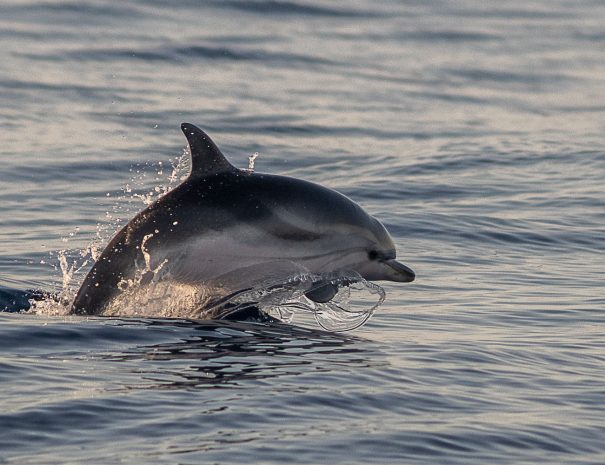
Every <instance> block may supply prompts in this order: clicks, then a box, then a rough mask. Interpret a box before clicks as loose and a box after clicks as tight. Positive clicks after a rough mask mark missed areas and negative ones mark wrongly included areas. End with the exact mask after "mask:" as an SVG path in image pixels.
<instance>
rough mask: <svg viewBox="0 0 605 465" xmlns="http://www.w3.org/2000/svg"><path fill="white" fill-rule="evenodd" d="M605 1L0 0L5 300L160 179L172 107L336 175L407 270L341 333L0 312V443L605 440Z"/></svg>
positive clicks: (323, 449)
mask: <svg viewBox="0 0 605 465" xmlns="http://www.w3.org/2000/svg"><path fill="white" fill-rule="evenodd" d="M604 21H605V6H604V4H603V3H602V2H596V1H580V2H560V1H551V2H546V1H544V0H542V1H535V2H517V1H512V2H506V3H501V2H466V1H460V2H440V1H430V2H387V1H371V2H370V1H369V0H365V1H355V2H344V3H343V2H340V3H338V2H320V1H315V2H311V1H303V0H300V1H299V0H295V1H263V2H261V1H237V0H236V1H220V2H219V1H217V2H192V1H188V2H178V4H176V3H169V2H160V1H146V2H143V1H134V0H132V1H123V2H109V1H102V0H97V1H94V0H93V1H90V2H86V3H81V2H75V1H74V2H72V1H60V0H58V1H42V0H31V1H26V0H24V1H17V0H8V1H5V2H3V3H2V5H0V39H1V40H2V52H1V54H2V55H1V56H2V62H3V65H2V67H0V89H1V91H2V92H1V93H2V97H1V99H2V100H1V101H2V105H0V127H1V128H2V145H1V148H0V157H1V158H0V162H1V164H0V305H2V306H9V307H13V308H14V306H15V305H18V304H19V302H17V303H13V301H18V300H19V299H21V300H23V298H24V297H23V293H22V291H25V290H27V289H43V290H48V291H58V290H60V289H61V288H62V285H63V276H64V275H63V273H62V272H61V269H60V261H59V257H60V256H65V257H67V258H68V259H69V263H73V260H75V259H76V258H77V257H78V256H79V253H80V251H81V250H83V249H84V248H86V247H87V246H89V245H90V244H91V243H93V242H94V243H96V244H98V245H99V246H102V245H103V244H104V242H105V241H106V240H107V239H108V237H109V236H110V235H111V232H113V231H114V230H115V229H116V227H117V226H118V225H119V224H123V222H124V221H127V220H128V218H129V217H131V216H132V215H133V214H134V212H136V211H138V210H140V209H141V208H143V206H144V204H143V202H141V201H140V200H138V199H137V197H133V196H132V195H126V194H125V191H127V190H129V189H131V190H132V193H134V194H139V195H141V196H145V195H147V194H148V193H149V192H150V191H151V192H154V188H156V187H161V186H165V185H166V182H167V181H166V180H167V178H166V172H164V171H163V170H164V168H165V167H168V166H170V160H173V161H174V160H176V159H177V158H178V157H179V156H180V155H181V154H182V151H183V148H184V146H185V141H184V138H183V136H182V133H181V132H180V131H179V124H180V123H181V122H182V121H190V122H192V123H195V124H198V125H199V126H201V127H202V128H204V129H205V130H207V131H208V132H209V133H210V134H211V136H212V137H213V138H214V139H215V141H216V142H217V143H218V144H219V145H220V146H221V147H222V148H223V150H224V152H225V153H227V154H228V155H229V156H230V159H231V160H232V161H234V163H235V164H236V165H237V166H240V167H245V166H246V164H247V159H248V156H249V155H250V154H252V153H254V152H259V153H260V156H259V158H258V159H257V160H256V168H257V170H258V171H265V172H271V173H281V174H287V175H291V176H296V177H300V178H304V179H308V180H312V181H315V182H319V183H322V184H325V185H327V186H330V187H332V188H335V189H337V190H339V191H341V192H343V193H345V194H346V195H348V196H350V197H351V198H353V199H354V200H356V201H357V202H359V203H360V204H361V205H363V206H364V207H365V208H366V209H367V210H368V211H369V212H371V213H372V214H373V215H375V216H376V217H378V218H380V219H381V220H383V222H384V223H385V224H386V225H387V227H388V229H389V230H390V231H391V233H392V235H393V236H394V238H395V242H396V244H397V247H398V251H399V257H401V258H402V260H403V262H404V263H406V264H409V265H410V266H411V267H412V268H413V269H414V270H415V271H416V272H417V275H418V278H417V281H416V282H414V283H412V284H410V285H391V284H387V285H385V286H384V288H385V290H386V292H387V296H386V300H385V302H384V304H383V305H382V306H381V307H380V308H379V309H378V311H377V312H376V314H375V315H374V316H373V318H372V320H370V322H369V323H368V324H367V325H366V326H364V327H363V328H362V329H359V330H356V331H353V332H351V333H345V334H334V333H326V332H322V331H320V330H319V329H318V330H311V329H303V328H299V327H296V326H292V325H283V324H273V325H267V324H265V325H263V324H243V323H218V322H188V321H175V320H159V319H155V320H154V319H144V320H141V319H122V320H120V319H109V318H82V317H52V316H43V315H31V314H29V315H26V314H12V313H10V314H9V313H2V314H0V345H1V346H2V350H1V355H0V399H2V400H1V401H0V406H1V407H2V408H1V411H0V461H1V462H3V463H10V464H13V463H14V464H17V463H18V464H28V463H29V464H41V463H45V464H46V463H132V464H139V463H409V464H437V463H438V464H445V463H447V464H465V465H467V464H485V463H490V464H504V463H507V464H520V463H523V464H525V463H544V464H554V463H561V464H599V465H602V464H603V463H605V446H604V445H603V444H605V441H604V439H603V438H605V420H604V419H603V418H604V417H605V408H604V407H603V406H604V405H605V389H604V388H603V386H604V385H605V343H604V342H603V341H605V317H604V314H603V312H604V311H605V298H604V293H603V270H604V267H605V254H604V251H605V226H604V224H605V188H604V180H605V123H604V121H605V97H604V95H605V94H604V92H603V91H604V90H605V77H604V76H605V61H604V60H603V53H602V51H603V49H604V47H605V34H604V33H603V24H605V23H604ZM160 162H161V163H162V165H160ZM163 167H164V168H163ZM158 172H162V174H158ZM127 186H128V187H127ZM155 194H157V193H155ZM155 194H154V195H155ZM97 234H99V237H97ZM61 251H64V252H61ZM88 266H89V265H88ZM85 271H86V269H83V270H81V271H79V272H78V273H76V274H75V275H74V277H73V282H72V284H73V283H78V282H79V281H80V280H81V279H82V277H83V273H84V272H85Z"/></svg>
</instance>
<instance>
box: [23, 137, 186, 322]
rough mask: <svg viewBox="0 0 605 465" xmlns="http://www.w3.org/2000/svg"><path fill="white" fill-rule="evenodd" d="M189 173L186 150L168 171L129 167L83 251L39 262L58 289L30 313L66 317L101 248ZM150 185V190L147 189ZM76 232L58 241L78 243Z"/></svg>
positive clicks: (70, 251)
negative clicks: (57, 276) (56, 279)
mask: <svg viewBox="0 0 605 465" xmlns="http://www.w3.org/2000/svg"><path fill="white" fill-rule="evenodd" d="M189 171H190V157H189V152H188V150H186V149H184V150H183V152H182V154H181V155H180V156H178V157H176V158H175V159H169V161H168V168H167V165H166V164H165V163H164V162H161V161H160V162H157V163H151V162H147V163H145V164H143V165H138V166H134V167H133V168H131V169H130V172H131V173H132V176H131V178H130V181H129V182H128V183H126V185H125V186H124V187H123V188H122V189H121V190H120V191H119V193H118V194H117V195H116V194H112V193H110V192H107V193H106V194H105V196H106V197H108V198H112V199H114V203H113V205H112V206H111V208H110V209H109V210H107V211H105V213H104V218H103V221H99V222H98V223H97V226H96V231H95V233H94V237H93V239H92V240H91V241H90V242H89V243H88V244H87V245H86V246H84V247H82V248H76V249H69V248H65V249H61V250H58V251H52V252H50V253H49V255H50V259H49V260H48V262H47V261H45V260H43V261H42V262H43V263H44V264H48V265H50V266H52V267H53V268H54V269H55V271H56V272H58V273H60V282H61V289H60V290H59V291H58V292H53V293H44V298H36V299H35V300H34V299H32V300H30V302H29V303H30V312H33V313H38V314H43V315H53V316H54V315H67V314H69V312H70V310H71V302H72V301H73V299H74V297H75V295H76V292H77V290H78V288H79V280H80V279H81V278H83V274H84V272H85V271H86V270H87V269H88V266H89V265H91V264H92V263H94V262H95V261H96V260H97V259H98V258H99V256H100V255H101V252H102V250H103V248H104V247H105V246H106V245H107V243H108V242H109V240H110V239H111V237H113V235H114V234H115V233H116V231H117V230H119V229H120V228H121V227H122V226H123V225H124V224H125V223H126V222H127V221H129V220H130V218H131V217H132V216H134V214H136V213H137V212H138V211H140V210H141V208H142V207H146V206H148V205H150V204H151V203H153V202H155V201H156V200H157V199H159V198H160V197H161V196H163V195H165V194H167V193H168V192H170V191H171V190H172V189H174V188H175V187H176V186H177V185H178V184H179V183H180V182H181V181H182V180H183V179H185V178H186V177H187V176H188V173H189ZM150 178H151V180H150ZM150 181H151V182H150ZM150 184H152V185H153V187H151V188H149V187H148V186H149V185H150ZM79 232H80V228H76V229H75V231H73V232H70V233H69V235H68V236H65V237H62V238H61V241H62V242H63V243H65V244H69V243H71V242H73V241H78V240H80V238H79V236H78V233H79ZM78 278H80V279H78ZM131 284H134V283H131Z"/></svg>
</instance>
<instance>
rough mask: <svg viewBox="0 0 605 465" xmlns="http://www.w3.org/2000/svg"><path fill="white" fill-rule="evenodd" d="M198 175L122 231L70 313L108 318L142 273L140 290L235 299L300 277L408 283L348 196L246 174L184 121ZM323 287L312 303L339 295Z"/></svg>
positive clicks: (386, 238) (386, 240)
mask: <svg viewBox="0 0 605 465" xmlns="http://www.w3.org/2000/svg"><path fill="white" fill-rule="evenodd" d="M181 129H182V130H183V132H184V133H185V136H186V137H187V140H188V142H189V147H190V153H191V167H192V168H191V173H190V175H189V177H188V178H187V179H186V180H185V181H184V182H183V183H182V184H180V185H179V186H178V187H176V188H175V189H174V190H172V191H171V192H169V193H168V194H166V195H165V196H163V197H162V198H160V199H159V200H157V201H156V202H154V203H153V204H151V205H150V206H149V207H148V208H146V209H145V210H143V211H142V212H140V213H139V214H138V215H136V216H135V217H134V218H133V219H132V220H131V221H130V222H129V223H128V224H127V225H126V226H125V227H124V228H122V229H121V230H120V231H119V232H118V233H117V234H116V235H115V237H114V238H113V239H112V240H111V242H110V243H109V245H108V246H107V247H106V248H105V250H104V251H103V253H102V254H101V256H100V257H99V259H98V260H97V261H96V263H95V264H94V266H93V267H92V269H91V270H90V272H89V273H88V275H87V276H86V278H85V280H84V282H83V284H82V286H81V287H80V290H79V291H78V294H77V296H76V298H75V300H74V302H73V306H72V312H73V313H77V314H88V315H96V314H102V313H103V311H104V309H105V308H106V307H107V306H108V305H109V304H110V303H111V302H112V301H113V300H114V299H116V298H117V297H119V296H120V294H121V293H122V292H124V290H125V288H126V287H127V283H132V282H133V280H134V278H135V275H136V274H137V272H139V273H140V271H141V269H143V270H144V273H143V275H142V276H140V277H139V278H140V279H139V281H138V282H137V285H139V286H146V285H149V283H150V282H151V280H153V279H156V280H157V279H158V277H159V276H162V278H160V279H164V280H172V281H174V282H176V283H180V284H188V285H202V286H208V287H211V288H213V289H217V290H220V291H221V292H222V293H223V295H226V294H228V293H230V292H236V291H238V290H239V289H241V288H243V287H246V286H250V283H252V282H260V281H263V280H266V279H269V278H280V277H287V276H288V275H289V274H291V273H293V272H297V271H298V272H301V271H305V272H308V273H313V274H317V275H320V274H322V273H330V272H339V271H351V272H356V273H358V274H359V275H361V276H362V277H363V278H365V279H367V280H377V281H379V280H386V281H396V282H410V281H413V280H414V272H413V271H412V270H411V269H409V268H408V267H406V266H405V265H403V264H401V263H400V262H398V261H397V260H395V245H394V244H393V240H392V239H391V237H390V235H389V233H388V232H387V231H386V229H385V228H384V226H383V225H382V224H381V223H380V222H379V221H378V220H376V219H375V218H373V217H372V216H370V215H368V214H367V213H366V212H365V211H364V210H363V209H362V208H361V207H360V206H359V205H357V204H356V203H355V202H353V201H352V200H350V199H349V198H347V197H345V196H344V195H342V194H340V193H338V192H336V191H334V190H331V189H328V188H326V187H323V186H320V185H318V184H314V183H311V182H308V181H303V180H300V179H295V178H291V177H286V176H276V175H269V174H261V173H254V172H251V171H248V170H239V169H237V168H235V167H234V166H233V165H231V164H230V163H229V161H228V160H227V159H226V158H225V156H224V155H223V154H222V153H221V151H220V150H219V149H218V147H217V146H216V145H215V144H214V142H213V141H212V140H211V139H210V137H208V135H207V134H206V133H204V132H203V131H202V130H201V129H199V128H197V127H196V126H194V125H192V124H188V123H183V124H182V125H181ZM336 291H337V289H336V288H334V286H333V285H331V284H330V283H329V282H326V283H325V284H323V283H318V285H317V286H315V287H314V288H313V290H312V291H310V292H309V293H307V297H308V298H309V299H311V300H314V301H316V302H326V301H329V300H330V299H331V298H332V297H333V296H334V295H335V293H336Z"/></svg>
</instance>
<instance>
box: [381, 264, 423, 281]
mask: <svg viewBox="0 0 605 465" xmlns="http://www.w3.org/2000/svg"><path fill="white" fill-rule="evenodd" d="M382 263H383V264H384V265H386V266H387V267H388V268H389V269H388V271H387V276H388V278H386V279H387V280H389V281H395V282H398V283H411V282H412V281H414V279H415V278H416V273H414V272H413V271H412V270H411V268H408V267H407V266H405V265H404V264H403V263H399V262H398V261H397V260H395V259H391V260H384V261H383V262H382Z"/></svg>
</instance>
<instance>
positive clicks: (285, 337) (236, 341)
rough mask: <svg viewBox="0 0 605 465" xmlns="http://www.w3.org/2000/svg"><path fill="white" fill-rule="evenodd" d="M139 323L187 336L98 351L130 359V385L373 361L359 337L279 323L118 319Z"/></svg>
mask: <svg viewBox="0 0 605 465" xmlns="http://www.w3.org/2000/svg"><path fill="white" fill-rule="evenodd" d="M141 323H143V324H146V325H148V326H150V327H172V328H174V329H176V331H177V337H179V336H178V333H179V330H181V329H182V332H183V333H186V336H185V337H182V336H180V337H179V340H178V341H175V342H163V343H159V344H154V345H144V346H137V347H134V348H131V349H128V350H125V351H123V352H121V353H112V354H106V355H105V356H103V359H105V360H112V361H120V362H126V363H129V364H130V363H134V364H135V365H134V366H133V370H134V372H133V374H135V372H136V375H137V376H138V377H139V378H140V381H141V382H142V384H143V385H141V383H139V382H135V383H134V384H132V385H130V384H129V385H128V386H127V387H128V388H132V389H141V388H151V389H196V388H221V387H237V386H239V385H241V384H242V383H243V382H246V381H250V380H262V379H266V378H274V377H279V376H297V375H301V374H303V373H308V372H313V373H319V372H329V371H332V370H334V369H336V368H338V369H341V368H342V367H343V365H344V366H350V367H351V368H353V367H362V366H369V365H370V364H371V365H375V362H370V360H372V359H374V360H376V357H375V356H372V355H371V354H370V350H368V346H367V342H366V341H364V340H363V339H360V338H357V337H352V336H349V335H346V336H345V335H343V334H336V333H329V332H324V331H320V330H314V329H313V330H312V329H306V328H302V327H296V326H290V325H287V324H284V323H280V322H273V323H262V324H261V323H248V322H231V321H189V320H145V321H141V320H134V321H133V320H132V319H128V320H118V324H119V325H126V326H128V325H132V324H141ZM372 352H373V351H372ZM142 362H143V363H142ZM129 378H131V377H129Z"/></svg>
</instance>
